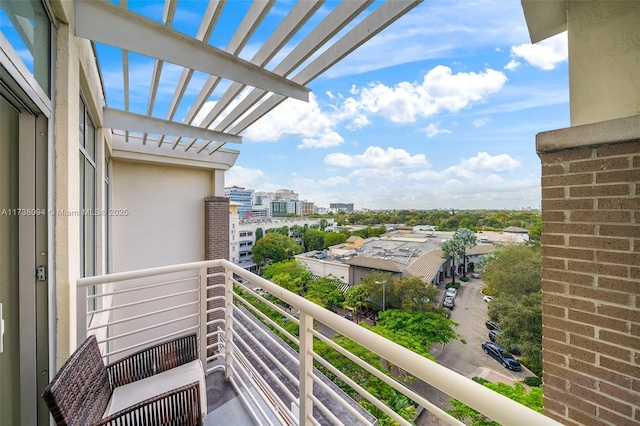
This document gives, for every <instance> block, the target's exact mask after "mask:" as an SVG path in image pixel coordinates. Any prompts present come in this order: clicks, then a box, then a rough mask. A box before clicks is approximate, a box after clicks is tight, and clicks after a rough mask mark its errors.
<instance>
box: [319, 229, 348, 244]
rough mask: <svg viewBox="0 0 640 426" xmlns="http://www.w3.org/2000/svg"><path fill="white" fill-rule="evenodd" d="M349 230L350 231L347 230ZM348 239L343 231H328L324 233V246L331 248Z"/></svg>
mask: <svg viewBox="0 0 640 426" xmlns="http://www.w3.org/2000/svg"><path fill="white" fill-rule="evenodd" d="M347 232H348V231H347ZM346 241H347V237H346V236H345V235H344V234H343V233H341V232H326V233H325V234H324V245H323V248H329V247H331V246H335V245H338V244H343V243H345V242H346Z"/></svg>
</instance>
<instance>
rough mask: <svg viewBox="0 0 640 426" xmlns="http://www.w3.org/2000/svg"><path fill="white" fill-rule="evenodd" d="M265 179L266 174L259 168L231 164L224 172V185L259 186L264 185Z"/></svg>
mask: <svg viewBox="0 0 640 426" xmlns="http://www.w3.org/2000/svg"><path fill="white" fill-rule="evenodd" d="M265 179H266V174H265V173H264V172H263V171H262V170H260V169H247V168H245V167H241V166H233V167H232V168H230V169H229V170H227V171H226V172H225V186H234V185H236V186H240V187H244V188H261V187H263V186H264V181H265Z"/></svg>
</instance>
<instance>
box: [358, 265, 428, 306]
mask: <svg viewBox="0 0 640 426" xmlns="http://www.w3.org/2000/svg"><path fill="white" fill-rule="evenodd" d="M383 281H384V282H385V284H384V285H382V284H376V282H379V283H381V282H383ZM361 285H363V286H364V287H365V289H366V290H367V292H368V293H369V295H370V300H371V302H372V303H373V304H374V305H377V306H380V307H381V308H382V305H383V303H382V302H383V299H384V302H385V303H384V305H385V309H404V310H407V311H429V310H435V309H436V305H435V295H436V294H437V291H438V290H437V288H435V287H434V286H432V285H431V284H426V283H424V282H423V281H422V280H421V279H420V278H416V277H411V278H405V277H402V276H401V275H394V274H389V273H383V272H374V273H372V274H370V275H368V276H366V277H365V278H363V279H362V282H361Z"/></svg>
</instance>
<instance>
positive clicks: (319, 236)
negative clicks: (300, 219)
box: [304, 229, 326, 251]
mask: <svg viewBox="0 0 640 426" xmlns="http://www.w3.org/2000/svg"><path fill="white" fill-rule="evenodd" d="M325 234H326V232H324V231H318V230H317V229H309V230H308V231H307V232H305V233H304V247H305V250H306V251H311V250H322V249H323V248H324V236H325Z"/></svg>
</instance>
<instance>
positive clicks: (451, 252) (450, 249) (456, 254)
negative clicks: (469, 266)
mask: <svg viewBox="0 0 640 426" xmlns="http://www.w3.org/2000/svg"><path fill="white" fill-rule="evenodd" d="M440 249H441V250H442V253H443V254H445V255H446V256H448V257H449V258H451V277H452V279H453V281H452V283H455V282H456V260H458V259H460V258H461V257H463V256H464V253H465V246H464V243H463V242H462V241H461V240H458V239H456V238H451V239H449V240H447V241H445V242H443V243H442V244H441V245H440Z"/></svg>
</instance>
